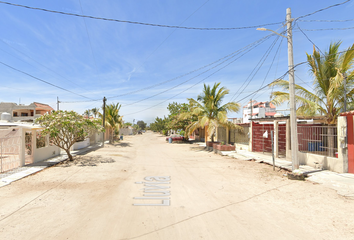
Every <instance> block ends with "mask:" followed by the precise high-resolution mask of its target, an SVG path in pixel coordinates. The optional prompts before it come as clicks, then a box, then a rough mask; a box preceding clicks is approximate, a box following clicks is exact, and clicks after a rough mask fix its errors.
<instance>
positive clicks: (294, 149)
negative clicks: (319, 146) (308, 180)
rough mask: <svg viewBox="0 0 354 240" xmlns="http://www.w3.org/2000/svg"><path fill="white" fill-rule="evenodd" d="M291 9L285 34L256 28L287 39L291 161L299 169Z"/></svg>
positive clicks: (288, 10)
mask: <svg viewBox="0 0 354 240" xmlns="http://www.w3.org/2000/svg"><path fill="white" fill-rule="evenodd" d="M292 22H293V19H291V10H290V8H287V9H286V25H287V36H284V35H282V34H279V33H277V32H275V31H273V30H270V29H266V28H257V30H260V31H271V32H273V33H275V34H277V35H278V36H281V37H284V38H286V39H287V40H288V65H289V66H288V68H289V98H290V135H291V140H290V141H291V162H292V170H293V171H294V170H295V169H299V159H298V157H297V156H298V154H297V153H298V149H299V146H298V140H297V120H296V104H295V74H294V55H293V34H292Z"/></svg>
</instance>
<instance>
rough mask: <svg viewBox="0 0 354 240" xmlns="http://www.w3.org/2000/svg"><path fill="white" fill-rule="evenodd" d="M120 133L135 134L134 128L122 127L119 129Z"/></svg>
mask: <svg viewBox="0 0 354 240" xmlns="http://www.w3.org/2000/svg"><path fill="white" fill-rule="evenodd" d="M119 134H120V135H133V129H130V128H120V129H119Z"/></svg>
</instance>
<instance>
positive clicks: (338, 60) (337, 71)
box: [271, 42, 354, 124]
mask: <svg viewBox="0 0 354 240" xmlns="http://www.w3.org/2000/svg"><path fill="white" fill-rule="evenodd" d="M340 45H341V42H336V43H331V44H330V46H329V49H328V51H327V52H325V53H324V54H322V55H321V53H320V52H319V51H317V50H316V49H315V47H314V49H313V53H312V55H310V54H307V62H308V65H309V67H310V73H311V75H312V77H313V85H314V90H312V89H306V88H305V87H302V86H300V85H295V95H296V96H295V99H296V105H297V110H296V113H297V114H298V115H303V116H315V115H323V116H326V120H327V124H335V123H336V122H337V117H338V115H339V113H340V111H341V110H342V109H343V106H344V76H346V77H347V78H346V86H347V89H348V90H347V93H346V96H347V99H348V102H349V104H348V106H349V109H350V107H352V106H353V94H354V88H353V84H354V81H353V80H354V74H353V61H354V44H353V45H352V46H351V47H350V48H348V49H347V51H345V52H344V53H340V52H339V51H338V49H339V47H340ZM271 86H279V87H281V88H282V89H283V90H284V91H283V92H282V91H276V92H273V94H272V102H273V103H274V104H275V105H278V106H279V105H281V104H282V103H284V102H286V101H289V81H286V80H279V81H276V82H274V83H273V84H272V85H271Z"/></svg>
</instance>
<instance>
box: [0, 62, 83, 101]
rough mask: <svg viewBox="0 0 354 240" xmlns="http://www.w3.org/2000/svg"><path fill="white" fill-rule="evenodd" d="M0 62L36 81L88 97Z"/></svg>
mask: <svg viewBox="0 0 354 240" xmlns="http://www.w3.org/2000/svg"><path fill="white" fill-rule="evenodd" d="M0 64H2V65H4V66H6V67H8V68H11V69H13V70H15V71H17V72H20V73H23V74H25V75H27V76H29V77H31V78H34V79H36V80H38V81H41V82H44V83H45V84H48V85H51V86H53V87H56V88H59V89H61V90H63V91H66V92H69V93H72V94H75V95H77V96H80V97H83V98H88V97H86V96H84V95H81V94H78V93H75V92H73V91H70V90H68V89H65V88H62V87H59V86H57V85H55V84H53V83H50V82H47V81H45V80H43V79H40V78H37V77H35V76H33V75H31V74H29V73H26V72H24V71H21V70H19V69H17V68H14V67H11V66H10V65H7V64H6V63H3V62H0ZM88 99H90V98H88Z"/></svg>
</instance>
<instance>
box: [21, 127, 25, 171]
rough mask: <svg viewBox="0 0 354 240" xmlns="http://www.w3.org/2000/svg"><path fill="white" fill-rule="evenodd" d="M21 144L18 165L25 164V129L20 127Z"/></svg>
mask: <svg viewBox="0 0 354 240" xmlns="http://www.w3.org/2000/svg"><path fill="white" fill-rule="evenodd" d="M20 131H21V146H20V166H21V167H22V166H25V165H26V129H24V128H20Z"/></svg>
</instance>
